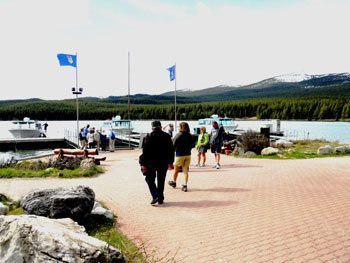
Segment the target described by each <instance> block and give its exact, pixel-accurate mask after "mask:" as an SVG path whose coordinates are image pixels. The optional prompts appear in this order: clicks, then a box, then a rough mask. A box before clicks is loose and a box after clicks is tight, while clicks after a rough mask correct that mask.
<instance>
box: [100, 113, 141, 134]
mask: <svg viewBox="0 0 350 263" xmlns="http://www.w3.org/2000/svg"><path fill="white" fill-rule="evenodd" d="M101 128H102V129H103V130H112V131H113V132H115V133H116V134H122V135H129V134H131V133H132V131H133V130H134V127H133V126H132V123H131V121H129V120H123V119H121V117H120V116H119V115H117V116H115V117H113V118H112V120H106V121H104V122H103V124H102V127H101Z"/></svg>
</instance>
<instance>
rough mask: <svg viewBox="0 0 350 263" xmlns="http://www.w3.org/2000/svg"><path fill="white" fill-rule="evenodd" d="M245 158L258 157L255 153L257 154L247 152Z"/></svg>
mask: <svg viewBox="0 0 350 263" xmlns="http://www.w3.org/2000/svg"><path fill="white" fill-rule="evenodd" d="M244 156H246V157H251V156H256V153H255V152H251V151H248V152H245V153H244Z"/></svg>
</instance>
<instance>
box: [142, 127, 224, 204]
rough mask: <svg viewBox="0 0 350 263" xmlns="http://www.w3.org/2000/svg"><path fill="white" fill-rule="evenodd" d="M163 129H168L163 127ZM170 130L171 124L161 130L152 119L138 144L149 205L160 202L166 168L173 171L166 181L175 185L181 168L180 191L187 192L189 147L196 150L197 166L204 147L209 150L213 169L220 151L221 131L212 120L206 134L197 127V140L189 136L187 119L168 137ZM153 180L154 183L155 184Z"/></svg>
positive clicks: (221, 142)
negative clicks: (149, 129)
mask: <svg viewBox="0 0 350 263" xmlns="http://www.w3.org/2000/svg"><path fill="white" fill-rule="evenodd" d="M166 128H168V129H167V130H166ZM169 131H170V132H169ZM173 131H174V129H173V126H170V125H169V126H168V125H167V126H166V127H164V128H163V129H162V125H161V122H160V121H153V122H152V132H151V133H149V134H147V136H146V137H145V138H144V141H143V144H142V154H141V155H140V158H139V163H140V165H141V171H142V173H143V175H144V176H145V180H146V182H147V184H148V187H149V190H150V192H151V195H152V201H151V204H152V205H155V204H157V203H158V204H160V205H161V204H163V202H164V184H165V177H166V173H167V170H168V169H169V170H174V172H173V179H172V180H171V181H169V182H168V184H169V185H170V186H171V187H173V188H176V185H177V183H176V181H177V178H178V174H179V172H180V170H182V172H183V174H184V184H183V185H182V187H181V190H182V191H184V192H187V191H188V188H187V184H188V179H189V167H190V163H191V150H192V148H194V147H196V148H197V150H198V154H197V164H196V166H197V167H204V166H205V165H206V152H207V150H208V149H211V152H212V153H213V154H214V155H215V160H216V164H215V166H213V168H216V169H219V168H220V153H221V148H222V146H223V134H224V132H225V130H224V128H223V127H222V126H219V125H218V123H217V122H216V121H214V122H213V128H212V131H211V134H210V136H209V134H208V133H207V132H206V129H205V127H202V128H201V132H200V134H199V136H198V140H197V142H196V141H195V139H194V137H193V136H192V135H191V133H190V128H189V125H188V123H187V122H181V123H180V125H179V132H178V133H177V134H176V135H175V137H174V138H173V139H172V133H173ZM174 153H175V154H174ZM174 155H175V156H176V158H175V157H174ZM174 159H175V163H174ZM201 160H202V163H201ZM156 179H157V185H156V183H155V180H156Z"/></svg>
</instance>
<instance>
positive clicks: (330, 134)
mask: <svg viewBox="0 0 350 263" xmlns="http://www.w3.org/2000/svg"><path fill="white" fill-rule="evenodd" d="M102 122H103V121H84V120H83V121H80V122H79V126H80V127H83V126H86V125H87V124H90V126H91V127H96V128H98V127H100V126H101V124H102ZM170 122H172V121H162V124H163V125H164V126H165V125H166V124H168V123H170ZM42 123H44V121H42ZM47 123H48V125H49V126H48V130H47V136H48V137H51V138H63V137H69V136H72V135H73V134H75V132H76V127H77V126H76V125H77V123H76V121H47ZM172 123H174V122H172ZM188 123H189V125H190V127H191V129H192V127H194V126H196V123H197V122H196V121H188ZM236 123H237V124H238V129H243V130H248V129H252V130H256V131H258V130H259V129H260V127H261V126H262V125H264V124H273V130H275V129H276V121H274V120H259V121H248V120H247V121H236ZM132 125H133V126H134V128H135V129H134V131H135V132H149V131H150V130H151V121H150V120H142V121H140V120H136V121H132ZM10 127H13V124H12V122H11V121H0V138H2V139H4V138H12V136H11V134H10V133H9V132H8V129H9V128H10ZM281 130H282V131H284V132H285V136H286V137H287V138H290V139H299V140H302V139H325V140H328V141H339V142H343V143H350V122H322V121H281ZM39 152H40V151H39ZM40 153H41V154H42V152H40ZM10 154H13V153H10ZM28 154H30V153H28V152H25V153H23V156H28ZM15 155H17V156H18V153H16V154H15ZM20 155H22V154H21V153H20Z"/></svg>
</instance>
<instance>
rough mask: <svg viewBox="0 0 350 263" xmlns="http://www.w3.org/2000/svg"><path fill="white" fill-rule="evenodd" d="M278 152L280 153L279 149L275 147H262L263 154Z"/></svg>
mask: <svg viewBox="0 0 350 263" xmlns="http://www.w3.org/2000/svg"><path fill="white" fill-rule="evenodd" d="M278 153H279V150H278V149H276V148H273V147H267V148H264V149H262V151H261V155H274V154H278Z"/></svg>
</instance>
